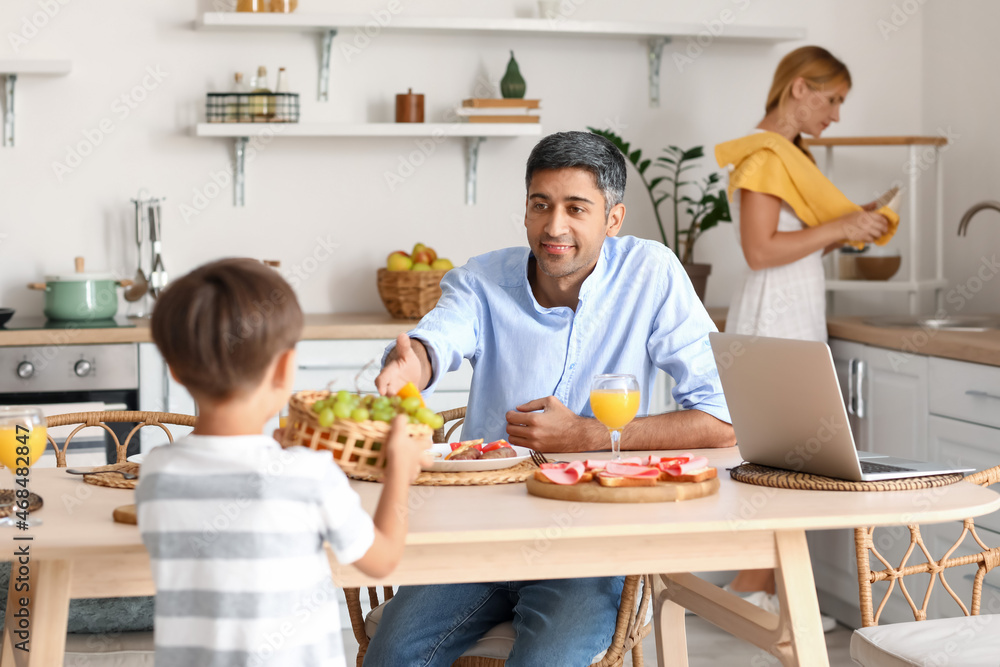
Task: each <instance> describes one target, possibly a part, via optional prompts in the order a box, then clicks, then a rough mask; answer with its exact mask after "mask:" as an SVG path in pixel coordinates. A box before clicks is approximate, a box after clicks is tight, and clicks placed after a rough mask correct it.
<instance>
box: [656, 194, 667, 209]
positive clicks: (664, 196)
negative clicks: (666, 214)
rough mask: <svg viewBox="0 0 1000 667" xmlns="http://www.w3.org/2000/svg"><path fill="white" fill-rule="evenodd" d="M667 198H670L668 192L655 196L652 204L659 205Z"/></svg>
mask: <svg viewBox="0 0 1000 667" xmlns="http://www.w3.org/2000/svg"><path fill="white" fill-rule="evenodd" d="M667 199H670V194H669V193H667V194H665V195H663V196H662V197H657V198H656V200H655V201H654V204H655V205H656V206H659V205H660V204H661V203H662V202H664V201H665V200H667Z"/></svg>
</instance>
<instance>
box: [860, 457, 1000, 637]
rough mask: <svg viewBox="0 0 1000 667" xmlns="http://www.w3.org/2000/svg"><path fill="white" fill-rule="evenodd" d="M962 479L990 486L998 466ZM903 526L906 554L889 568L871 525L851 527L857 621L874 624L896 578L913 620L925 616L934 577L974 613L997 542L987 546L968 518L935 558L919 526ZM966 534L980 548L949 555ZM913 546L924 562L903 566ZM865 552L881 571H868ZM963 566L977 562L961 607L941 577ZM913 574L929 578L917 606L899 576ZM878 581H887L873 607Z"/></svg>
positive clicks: (999, 556)
mask: <svg viewBox="0 0 1000 667" xmlns="http://www.w3.org/2000/svg"><path fill="white" fill-rule="evenodd" d="M965 481H967V482H972V483H973V484H978V485H980V486H990V485H992V484H997V483H1000V466H996V467H993V468H990V469H988V470H983V471H982V472H977V473H975V474H972V475H969V476H968V477H966V478H965ZM907 528H908V529H909V531H910V544H909V548H907V550H906V553H905V554H904V555H903V560H902V562H901V563H900V564H899V566H898V567H893V566H892V565H891V564H890V563H889V561H888V560H886V558H885V557H884V556H883V555H882V554H881V553H879V551H878V549H876V548H875V540H874V534H875V527H874V526H869V527H866V528H855V529H854V546H855V549H856V551H857V559H858V589H859V591H858V592H859V595H860V598H861V622H862V624H863V625H864V627H869V626H873V625H878V619H879V616H880V615H881V614H882V610H883V609H884V608H885V605H886V603H887V602H888V600H889V595H890V594H891V593H892V591H893V589H894V588H895V585H896V582H897V581H898V582H899V589H900V591H901V592H902V594H903V596H904V597H905V598H906V601H907V603H909V605H910V610H911V611H912V612H913V618H914V619H915V620H917V621H923V620H926V618H927V605H928V603H929V602H930V597H931V592H932V591H933V589H934V580H935V577H937V578H938V579H940V581H941V586H942V587H943V588H944V589H945V590H946V591H948V594H949V595H951V597H952V599H954V600H955V602H957V603H958V606H959V607H960V608H961V609H962V612H963V613H964V614H965V615H966V616H969V615H970V614H971V615H976V614H978V613H979V604H980V600H981V599H982V593H983V579H984V577H985V576H986V574H987V573H988V572H989V571H990V570H992V569H993V568H995V567H997V566H1000V545H996V546H993V547H990V546H987V545H986V544H985V543H984V542H983V540H982V539H980V537H979V534H978V533H977V532H976V525H975V522H973V520H972V519H965V520H964V522H963V528H962V533H961V535H959V536H958V539H957V540H955V543H954V544H952V545H951V547H949V548H948V550H947V551H946V552H945V554H944V555H943V556H942V557H941V558H940V559H938V560H935V559H934V558H933V557H932V556H931V554H930V551H929V550H928V549H927V546H926V545H925V544H924V540H923V537H922V536H921V534H920V526H907ZM968 535H971V536H972V539H973V540H974V541H975V544H976V547H978V548H979V549H980V551H979V552H977V553H974V554H971V555H967V556H959V557H955V558H952V557H951V554H953V553H954V552H955V550H956V549H958V548H959V546H960V545H961V544H962V542H963V541H964V540H965V538H966V536H968ZM917 548H919V549H920V551H921V553H922V554H923V556H924V558H925V559H926V562H924V563H919V564H916V565H907V561H908V560H909V559H910V556H911V555H912V554H913V552H914V551H915V550H916V549H917ZM869 554H871V555H872V556H874V557H875V558H876V559H877V560H878V561H879V562H880V563H882V565H884V566H885V568H884V569H881V570H872V569H871V566H872V561H871V557H870V556H869ZM967 565H977V567H978V569H977V571H976V576H975V578H974V579H973V586H972V601H971V607H966V606H965V604H964V603H963V602H962V600H960V599H959V597H958V595H956V594H955V591H954V590H953V589H952V587H951V586H949V585H948V582H947V581H946V580H945V577H944V571H945V570H946V569H948V568H951V567H960V566H967ZM914 574H929V575H930V581H929V582H928V584H927V591H926V593H925V594H924V598H923V604H922V605H921V606H920V607H917V605H916V604H915V603H914V601H913V598H911V597H910V593H909V591H907V590H906V584H904V583H903V577H906V576H909V575H914ZM879 581H888V582H889V588H888V590H886V592H885V595H884V596H883V597H882V600H881V601H880V602H879V605H878V608H877V609H874V610H873V608H872V607H873V603H872V584H874V583H875V582H879ZM970 609H971V610H970Z"/></svg>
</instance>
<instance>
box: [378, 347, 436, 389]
mask: <svg viewBox="0 0 1000 667" xmlns="http://www.w3.org/2000/svg"><path fill="white" fill-rule="evenodd" d="M407 382H412V383H413V384H414V385H415V386H416V387H417V388H418V389H421V390H423V389H424V388H425V387H426V386H427V383H428V382H430V360H429V359H428V358H427V350H425V349H424V344H423V343H421V342H420V341H419V340H414V339H412V338H410V337H409V336H407V335H406V334H405V333H402V334H399V336H398V337H397V338H396V347H394V348H393V350H392V352H390V353H389V356H388V357H386V360H385V366H383V367H382V372H381V373H379V374H378V377H376V378H375V388H376V389H378V393H380V394H382V395H383V396H388V395H390V394H396V393H397V392H398V391H399V390H400V389H402V388H403V385H405V384H406V383H407Z"/></svg>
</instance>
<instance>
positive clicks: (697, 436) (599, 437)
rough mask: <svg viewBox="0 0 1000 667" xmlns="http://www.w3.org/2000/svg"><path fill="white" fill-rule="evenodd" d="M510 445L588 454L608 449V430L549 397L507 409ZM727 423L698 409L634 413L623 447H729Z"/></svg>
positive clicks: (731, 440) (730, 432) (732, 439)
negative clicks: (645, 413) (644, 415)
mask: <svg viewBox="0 0 1000 667" xmlns="http://www.w3.org/2000/svg"><path fill="white" fill-rule="evenodd" d="M507 435H508V440H509V441H510V443H511V444H513V445H520V446H522V447H530V448H532V449H537V450H538V451H540V452H589V451H599V450H606V449H610V447H611V436H610V435H609V434H608V429H607V428H606V427H605V426H604V425H603V424H601V423H600V422H599V421H597V420H596V419H592V418H589V417H581V416H579V415H577V414H575V413H573V412H572V411H571V410H570V409H569V408H567V407H566V406H565V405H563V404H562V403H561V402H560V401H559V399H557V398H555V397H554V396H548V397H546V398H540V399H537V400H534V401H529V402H528V403H525V404H524V405H519V406H518V407H517V409H516V410H511V411H510V412H508V413H507ZM735 444H736V435H735V434H734V433H733V427H732V425H731V424H728V423H726V422H724V421H722V420H720V419H716V418H715V417H713V416H712V415H710V414H708V413H707V412H702V411H701V410H681V411H679V412H668V413H666V414H662V415H652V416H649V417H639V418H637V419H634V420H632V422H631V423H629V424H628V426H626V427H625V430H624V431H623V435H622V449H623V450H655V449H703V448H708V447H732V446H733V445H735Z"/></svg>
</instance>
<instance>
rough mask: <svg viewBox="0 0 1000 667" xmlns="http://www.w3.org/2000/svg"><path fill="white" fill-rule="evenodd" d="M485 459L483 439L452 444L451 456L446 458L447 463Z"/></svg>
mask: <svg viewBox="0 0 1000 667" xmlns="http://www.w3.org/2000/svg"><path fill="white" fill-rule="evenodd" d="M482 457H483V439H482V438H479V439H478V440H463V441H462V442H453V443H451V454H449V455H448V456H446V457H444V460H445V461H475V460H476V459H481V458H482Z"/></svg>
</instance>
